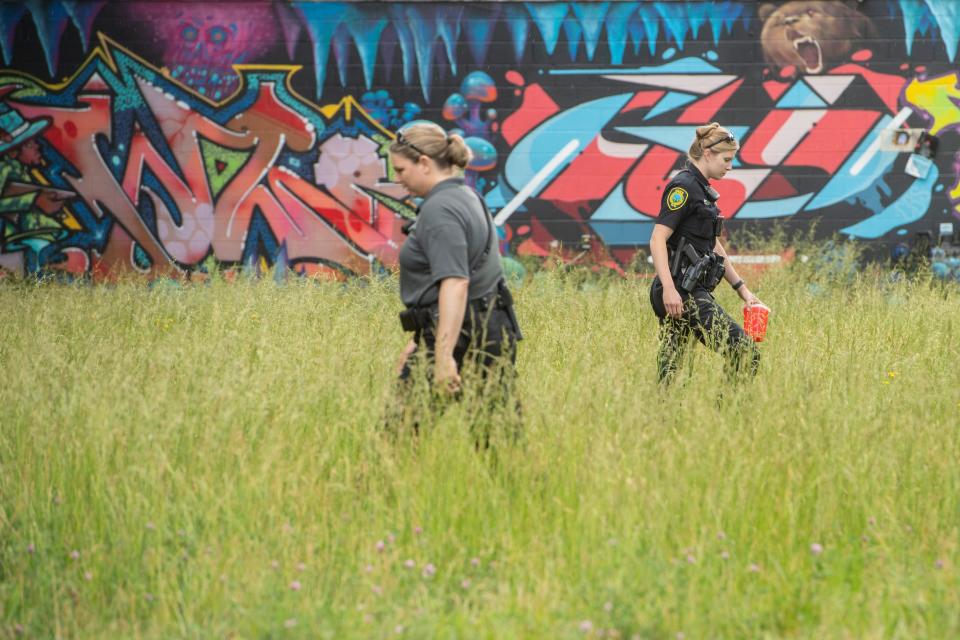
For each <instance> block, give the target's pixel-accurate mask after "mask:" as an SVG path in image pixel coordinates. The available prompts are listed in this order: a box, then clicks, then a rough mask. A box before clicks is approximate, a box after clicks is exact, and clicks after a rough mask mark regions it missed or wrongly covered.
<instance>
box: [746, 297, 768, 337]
mask: <svg viewBox="0 0 960 640" xmlns="http://www.w3.org/2000/svg"><path fill="white" fill-rule="evenodd" d="M769 315H770V308H769V307H768V306H766V305H763V304H748V305H746V306H745V307H744V308H743V330H744V331H745V332H746V333H747V335H748V336H750V337H751V338H753V341H754V342H763V338H764V337H765V336H766V335H767V317H768V316H769Z"/></svg>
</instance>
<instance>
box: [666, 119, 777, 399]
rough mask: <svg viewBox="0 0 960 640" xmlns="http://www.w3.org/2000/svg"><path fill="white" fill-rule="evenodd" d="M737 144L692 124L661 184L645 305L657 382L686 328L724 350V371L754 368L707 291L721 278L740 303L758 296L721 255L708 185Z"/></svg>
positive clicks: (715, 129) (749, 348)
mask: <svg viewBox="0 0 960 640" xmlns="http://www.w3.org/2000/svg"><path fill="white" fill-rule="evenodd" d="M739 148H740V146H739V145H738V144H737V141H736V140H735V139H734V137H733V135H732V134H731V133H730V131H728V130H727V129H725V128H723V127H721V126H720V125H719V124H717V123H716V122H714V123H711V124H708V125H705V126H702V127H699V128H698V129H697V132H696V138H695V139H694V141H693V144H692V145H690V150H689V152H688V154H687V163H686V166H685V167H684V168H683V169H682V170H680V172H678V173H677V175H676V176H675V177H674V178H673V180H671V181H670V183H669V184H668V185H667V188H666V189H665V190H664V194H663V198H662V200H661V204H660V215H659V217H658V218H657V223H656V224H655V225H654V227H653V235H652V236H651V238H650V253H651V254H652V256H653V265H654V267H655V268H656V271H657V276H656V278H654V280H653V284H652V286H651V287H650V304H651V305H652V306H653V311H654V313H656V314H657V317H658V318H659V319H660V349H659V352H658V354H657V369H658V375H659V379H660V381H661V382H662V383H669V382H670V380H671V379H672V378H673V375H674V373H675V372H676V370H677V366H678V364H679V362H680V359H681V358H682V357H683V353H684V351H685V348H686V346H687V344H688V342H689V339H690V334H691V333H692V334H693V335H695V336H696V337H697V339H698V340H700V342H702V343H703V344H705V345H707V346H708V347H710V348H712V349H714V350H716V351H720V352H721V353H723V355H724V356H725V357H726V360H727V366H728V370H729V373H730V374H735V373H738V372H740V371H742V370H744V369H746V370H748V371H749V372H750V373H751V374H756V372H757V367H758V365H759V363H760V352H759V350H758V349H757V347H756V345H755V344H754V343H753V341H752V340H751V339H750V338H749V337H747V336H746V334H745V333H744V332H743V329H742V328H741V327H740V326H739V325H738V324H737V323H736V322H735V321H734V320H733V318H731V317H730V316H729V315H728V314H727V313H726V312H725V311H724V310H723V309H722V308H721V307H720V305H719V304H717V301H716V300H715V299H714V297H713V295H712V293H711V292H712V291H713V289H714V288H715V287H716V285H717V284H719V282H720V280H721V278H722V279H726V281H727V282H728V283H730V285H731V286H732V287H733V289H734V290H735V291H736V292H737V293H738V294H739V295H740V297H741V298H742V299H743V301H744V302H746V303H747V304H758V303H759V302H760V300H759V299H758V298H757V297H756V296H755V295H753V293H751V291H750V289H749V288H747V285H746V284H744V282H743V280H742V279H741V278H740V276H739V275H738V274H737V270H736V269H735V268H734V267H733V265H732V264H730V263H729V261H728V260H727V259H726V258H727V253H726V251H724V249H723V246H722V245H721V244H720V231H721V229H722V225H723V221H722V219H721V218H720V210H719V209H718V208H717V205H716V201H717V198H718V197H719V194H718V193H717V192H716V190H714V189H713V187H711V186H710V180H719V179H720V178H723V176H724V175H725V174H726V173H727V171H729V170H730V166H731V164H732V163H733V157H734V155H736V153H737V150H738V149H739Z"/></svg>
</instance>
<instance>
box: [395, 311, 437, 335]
mask: <svg viewBox="0 0 960 640" xmlns="http://www.w3.org/2000/svg"><path fill="white" fill-rule="evenodd" d="M432 320H433V319H432V317H431V314H430V309H429V308H426V307H411V308H409V309H404V310H403V311H401V312H400V326H401V327H403V330H404V331H423V330H424V329H427V328H429V327H430V326H432V324H433V322H432Z"/></svg>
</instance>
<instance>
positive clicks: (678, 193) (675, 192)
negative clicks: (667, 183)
mask: <svg viewBox="0 0 960 640" xmlns="http://www.w3.org/2000/svg"><path fill="white" fill-rule="evenodd" d="M686 202H687V190H686V189H684V188H683V187H674V188H673V189H670V193H668V194H667V209H670V211H676V210H677V209H679V208H680V207H682V206H683V205H684V204H686Z"/></svg>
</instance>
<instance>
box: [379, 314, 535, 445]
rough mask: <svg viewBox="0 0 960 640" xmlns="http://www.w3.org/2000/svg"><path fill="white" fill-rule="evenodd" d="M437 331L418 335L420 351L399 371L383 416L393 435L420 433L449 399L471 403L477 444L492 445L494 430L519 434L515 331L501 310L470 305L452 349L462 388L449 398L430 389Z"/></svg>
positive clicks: (421, 332)
mask: <svg viewBox="0 0 960 640" xmlns="http://www.w3.org/2000/svg"><path fill="white" fill-rule="evenodd" d="M436 339H437V338H436V334H435V333H434V331H433V328H432V327H431V328H428V329H424V330H421V331H418V332H416V333H415V334H414V340H416V342H417V349H416V350H415V351H414V352H413V353H412V354H411V355H410V356H409V357H408V358H407V361H406V363H405V364H404V366H403V370H402V371H401V372H400V377H399V380H398V384H397V389H396V398H395V400H394V402H393V406H392V407H390V408H389V409H388V413H387V416H386V419H385V422H386V424H385V426H386V428H387V430H388V431H389V432H391V433H393V434H396V433H398V431H399V430H400V429H401V428H403V427H404V426H407V427H409V428H411V429H412V430H413V432H414V433H415V434H416V433H418V432H419V430H420V427H421V425H422V424H424V423H425V421H427V420H428V419H430V418H432V417H436V416H438V415H439V414H440V413H442V412H443V410H444V408H445V407H446V406H447V404H448V403H450V402H451V401H456V402H463V403H466V404H467V408H468V411H467V414H468V415H469V416H470V430H471V432H472V433H473V434H474V437H475V438H476V440H477V446H478V447H479V446H482V447H488V446H489V445H490V436H491V432H493V431H496V430H497V429H496V428H497V427H498V426H502V427H503V431H504V435H506V436H508V437H509V438H510V439H516V438H518V437H519V435H520V433H519V432H520V403H519V401H518V400H517V398H516V395H515V393H516V388H515V387H516V368H515V365H516V361H517V335H516V333H515V332H514V329H513V325H512V324H511V322H510V318H509V315H508V314H507V312H506V311H505V310H503V309H499V308H494V309H490V310H487V311H477V310H476V309H474V308H473V307H470V308H469V309H468V313H467V316H466V317H465V318H464V328H463V330H462V331H461V332H460V336H459V337H458V339H457V344H456V346H455V347H454V350H453V359H454V360H455V361H456V363H457V372H458V373H459V374H460V377H461V390H460V391H459V392H457V393H456V394H454V395H453V396H445V395H443V394H442V393H440V392H439V390H436V389H432V388H431V387H432V384H433V379H432V378H433V367H434V353H435V349H436Z"/></svg>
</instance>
